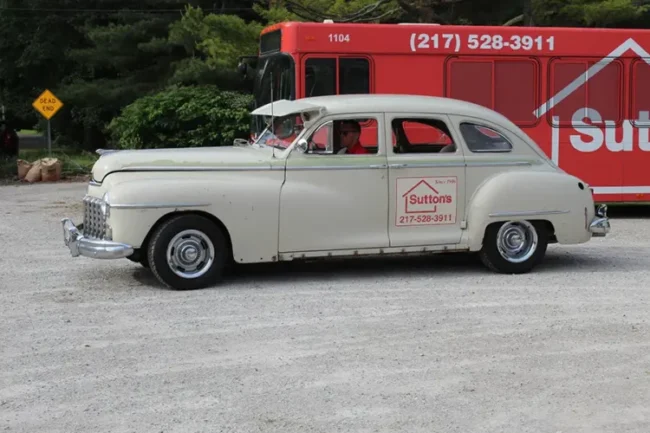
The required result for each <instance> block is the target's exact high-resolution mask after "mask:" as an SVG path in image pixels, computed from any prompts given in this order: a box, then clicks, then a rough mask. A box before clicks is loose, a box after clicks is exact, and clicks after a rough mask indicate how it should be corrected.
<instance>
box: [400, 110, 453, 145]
mask: <svg viewBox="0 0 650 433" xmlns="http://www.w3.org/2000/svg"><path fill="white" fill-rule="evenodd" d="M391 127H392V130H393V131H392V132H393V152H394V153H400V154H401V153H444V154H447V153H456V152H458V148H457V146H456V143H454V141H453V139H452V138H451V132H450V131H449V127H448V126H447V124H446V123H445V122H444V121H443V120H440V119H436V118H422V117H417V118H395V119H393V121H392V122H391Z"/></svg>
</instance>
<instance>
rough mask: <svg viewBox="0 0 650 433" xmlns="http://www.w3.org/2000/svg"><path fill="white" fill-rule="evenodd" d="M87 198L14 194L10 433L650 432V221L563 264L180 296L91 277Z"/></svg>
mask: <svg viewBox="0 0 650 433" xmlns="http://www.w3.org/2000/svg"><path fill="white" fill-rule="evenodd" d="M84 190H85V185H84V184H81V183H73V184H58V185H46V184H37V185H22V186H5V187H0V244H1V245H2V246H3V249H2V250H3V254H2V255H1V256H0V324H1V327H0V347H2V357H1V358H0V362H1V368H0V431H8V432H26V433H27V432H29V433H34V432H39V433H44V432H62V433H63V432H65V433H72V432H84V433H91V432H92V433H103V432H107V433H108V432H110V433H118V432H138V433H144V432H155V433H158V432H165V433H167V432H183V433H190V432H222V431H223V432H226V431H228V432H262V431H264V432H281V433H293V432H295V433H307V432H328V433H329V432H408V433H416V432H423V433H424V432H426V433H432V432H462V433H479V432H507V433H510V432H512V433H525V432H539V433H557V432H562V433H579V432H585V433H587V432H589V433H598V432H608V433H610V432H611V433H624V432H639V433H648V432H650V326H649V323H648V322H649V320H650V308H649V299H650V259H649V257H650V218H648V216H650V213H648V212H646V215H645V217H643V215H640V214H639V213H638V212H637V214H636V215H631V216H630V215H628V216H623V217H620V218H616V219H615V220H614V221H613V233H612V234H611V235H610V236H608V237H607V238H605V239H594V240H593V241H592V242H590V243H589V244H585V245H581V246H552V247H550V248H549V253H548V256H547V259H546V262H545V263H544V264H543V265H542V266H540V267H539V268H538V269H537V271H536V272H535V273H532V274H528V275H522V276H505V275H497V274H492V273H490V272H488V271H486V270H485V269H484V268H483V267H482V265H480V264H479V263H477V262H475V261H473V260H472V259H471V258H468V257H462V256H460V257H456V256H449V257H447V256H439V257H436V258H426V259H419V258H418V259H410V260H404V259H399V260H381V261H367V260H363V261H359V262H358V263H355V264H354V265H351V267H350V268H349V269H347V270H345V271H338V270H336V267H337V266H338V265H336V264H334V265H332V264H330V265H326V266H324V265H314V264H306V265H301V266H296V265H273V266H266V265H265V266H250V267H244V268H243V269H241V270H240V271H239V272H238V273H237V274H235V275H233V276H232V277H231V278H230V279H229V280H228V281H227V284H225V285H223V286H221V287H215V288H211V289H206V290H201V291H192V292H175V291H171V290H165V289H163V288H161V287H160V286H158V285H157V283H156V282H155V280H154V278H153V277H152V276H151V275H150V274H149V272H148V271H146V270H145V269H143V268H141V267H140V266H139V265H136V264H134V263H131V262H129V261H127V260H121V261H95V260H91V259H84V258H77V259H72V258H71V257H70V256H69V253H68V251H67V249H66V248H65V247H64V246H63V242H62V239H61V228H60V224H59V220H60V218H62V217H64V216H73V217H74V218H75V221H79V220H80V217H81V207H80V206H79V200H80V199H81V197H82V196H83V193H84Z"/></svg>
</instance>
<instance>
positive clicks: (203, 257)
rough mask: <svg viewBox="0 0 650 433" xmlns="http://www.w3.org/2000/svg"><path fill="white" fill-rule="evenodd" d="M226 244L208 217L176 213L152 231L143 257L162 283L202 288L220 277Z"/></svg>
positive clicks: (172, 285) (178, 286) (224, 259)
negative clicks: (145, 257)
mask: <svg viewBox="0 0 650 433" xmlns="http://www.w3.org/2000/svg"><path fill="white" fill-rule="evenodd" d="M227 248H228V246H227V242H226V239H225V237H224V234H223V233H222V231H221V229H220V228H219V227H217V226H216V225H215V224H214V223H213V222H212V221H210V220H209V219H207V218H205V217H202V216H200V215H180V216H177V217H174V218H171V219H170V220H168V221H165V222H164V223H163V224H161V225H160V227H158V228H157V229H156V231H155V232H154V233H153V235H152V237H151V241H150V242H149V247H148V249H147V259H148V260H147V261H148V262H149V266H150V267H151V271H152V272H153V274H154V275H155V276H156V278H157V279H158V280H159V281H160V282H161V283H163V284H165V285H166V286H168V287H171V288H173V289H177V290H191V289H202V288H205V287H207V286H210V285H212V284H216V283H217V282H218V281H219V280H221V277H222V275H223V269H224V266H225V263H226V258H227V257H228V254H227Z"/></svg>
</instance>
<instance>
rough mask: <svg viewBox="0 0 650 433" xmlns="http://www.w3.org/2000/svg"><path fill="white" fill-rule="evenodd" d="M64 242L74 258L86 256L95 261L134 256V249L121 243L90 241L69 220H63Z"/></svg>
mask: <svg viewBox="0 0 650 433" xmlns="http://www.w3.org/2000/svg"><path fill="white" fill-rule="evenodd" d="M61 224H62V225H63V242H64V243H65V245H66V246H67V247H68V249H69V250H70V254H71V255H72V257H78V256H80V255H81V256H84V257H91V258H93V259H123V258H126V257H128V256H130V255H131V254H133V247H132V246H130V245H126V244H121V243H119V242H113V241H105V240H100V239H89V238H86V237H84V235H83V234H82V233H81V231H80V230H79V228H78V227H77V226H75V225H74V223H73V222H72V221H71V220H70V219H69V218H64V219H62V220H61Z"/></svg>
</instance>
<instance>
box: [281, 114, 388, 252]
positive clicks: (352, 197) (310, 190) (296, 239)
mask: <svg viewBox="0 0 650 433" xmlns="http://www.w3.org/2000/svg"><path fill="white" fill-rule="evenodd" d="M354 117H355V118H356V120H358V123H361V124H365V125H371V126H370V127H369V128H368V130H367V131H363V143H364V146H367V147H368V148H369V149H370V152H371V153H368V154H362V155H356V154H350V155H348V154H338V153H336V151H337V149H335V147H336V146H335V144H336V141H337V138H338V137H337V136H336V135H337V130H338V128H337V125H338V122H340V121H341V120H343V119H346V120H349V119H350V116H329V117H326V118H324V119H321V120H320V121H318V122H317V124H316V125H314V126H313V127H310V128H309V130H308V131H306V134H305V136H304V137H305V138H306V139H307V140H308V142H309V143H310V148H309V150H308V151H307V152H305V153H303V152H301V151H300V150H299V149H297V148H294V149H293V151H292V152H291V153H290V154H289V155H288V157H287V160H286V175H285V176H286V177H285V182H284V185H283V187H282V191H281V194H280V239H279V250H280V253H289V252H307V251H328V250H329V251H332V250H359V249H363V248H386V247H388V244H389V240H388V228H387V224H388V179H387V177H388V176H387V170H388V169H387V163H386V150H385V149H386V146H385V134H384V133H379V132H378V131H383V130H384V129H385V126H384V118H383V114H381V113H362V114H358V115H355V116H354ZM368 119H369V120H370V121H368ZM373 131H374V132H373Z"/></svg>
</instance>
